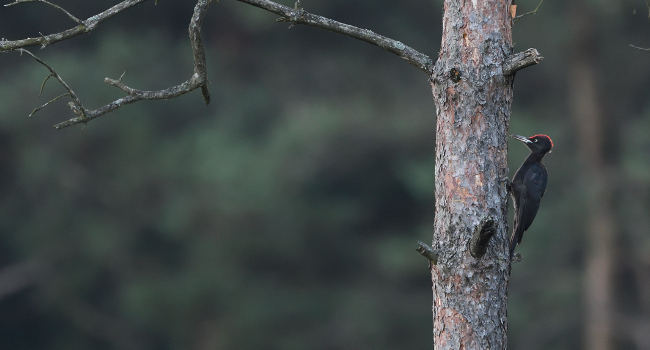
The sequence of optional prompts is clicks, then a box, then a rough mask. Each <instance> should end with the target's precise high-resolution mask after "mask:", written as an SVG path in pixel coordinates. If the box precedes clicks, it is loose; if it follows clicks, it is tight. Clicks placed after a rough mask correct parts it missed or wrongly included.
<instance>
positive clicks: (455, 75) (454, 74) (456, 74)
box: [449, 68, 460, 83]
mask: <svg viewBox="0 0 650 350" xmlns="http://www.w3.org/2000/svg"><path fill="white" fill-rule="evenodd" d="M449 78H450V79H451V81H453V82H454V83H457V82H459V81H460V71H459V70H458V69H456V68H452V69H451V70H450V71H449Z"/></svg>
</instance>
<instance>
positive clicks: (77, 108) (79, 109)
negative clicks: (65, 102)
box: [17, 49, 84, 117]
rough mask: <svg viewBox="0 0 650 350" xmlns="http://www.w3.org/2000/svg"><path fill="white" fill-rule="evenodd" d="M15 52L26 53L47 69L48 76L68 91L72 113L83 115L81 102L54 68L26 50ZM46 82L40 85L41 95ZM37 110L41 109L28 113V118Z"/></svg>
mask: <svg viewBox="0 0 650 350" xmlns="http://www.w3.org/2000/svg"><path fill="white" fill-rule="evenodd" d="M17 51H18V52H20V53H21V54H22V53H26V54H28V55H29V56H31V57H32V58H33V59H34V60H35V61H36V62H38V63H40V64H41V65H43V66H44V67H45V68H47V69H48V70H49V71H50V75H49V76H50V77H53V78H54V79H56V80H57V81H58V82H59V84H61V86H63V88H65V89H66V90H67V91H68V95H70V99H71V100H72V101H71V103H72V104H73V105H74V107H75V108H74V109H73V110H74V111H77V113H78V114H81V115H82V116H83V115H84V107H83V105H82V104H81V100H79V97H78V96H77V94H76V93H75V92H74V91H73V90H72V89H71V88H70V85H68V83H66V82H65V80H63V78H61V76H60V75H59V73H57V72H56V71H55V70H54V68H52V67H51V66H50V65H49V64H47V63H45V62H44V61H43V60H42V59H40V58H38V57H37V56H36V55H34V54H33V53H31V52H30V51H29V50H26V49H18V50H17ZM47 80H48V78H45V80H43V83H42V84H41V93H43V87H44V86H45V83H46V82H47ZM57 99H58V98H57ZM52 102H53V101H52ZM47 104H49V102H48V103H46V105H47ZM42 107H44V106H42ZM39 109H41V108H37V109H35V110H34V111H32V113H30V117H31V116H32V115H33V114H34V113H35V112H36V111H38V110H39Z"/></svg>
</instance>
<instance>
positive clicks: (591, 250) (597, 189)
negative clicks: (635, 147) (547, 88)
mask: <svg viewBox="0 0 650 350" xmlns="http://www.w3.org/2000/svg"><path fill="white" fill-rule="evenodd" d="M572 13H573V19H574V23H575V24H576V35H575V37H574V39H573V44H572V45H571V47H572V48H573V52H572V59H571V66H570V69H569V75H568V86H569V89H568V90H569V94H570V95H569V101H570V107H571V114H572V115H573V118H574V121H575V124H576V130H577V132H578V138H577V145H578V151H579V155H580V159H581V160H582V164H578V165H577V166H579V167H581V168H582V171H583V172H584V173H585V174H589V176H588V177H586V178H584V179H583V181H584V182H583V183H582V184H581V185H582V186H584V187H585V189H586V190H585V193H586V194H587V198H586V203H585V204H586V206H585V207H586V209H587V213H586V227H585V232H586V237H585V240H586V242H585V243H586V244H585V247H586V256H585V259H586V260H585V280H584V287H583V288H584V289H583V290H584V300H585V314H584V320H585V323H584V324H585V328H584V329H585V333H584V348H585V349H593V350H608V349H612V346H613V344H612V334H613V332H612V319H613V318H614V317H615V316H614V313H613V304H612V303H613V301H612V297H613V290H612V289H613V286H614V281H613V277H612V276H613V275H612V267H613V262H614V236H615V233H614V232H615V224H614V222H615V219H614V210H613V204H612V190H613V189H612V185H611V184H612V182H611V179H610V178H609V175H608V174H609V173H610V171H609V169H608V166H607V164H606V156H605V154H604V151H605V140H606V139H605V138H604V135H603V126H604V124H605V121H604V119H603V109H604V106H603V105H602V104H601V103H600V101H601V99H600V98H599V81H598V74H597V68H596V62H595V57H596V56H595V55H596V53H597V46H598V45H597V36H596V33H595V31H594V28H593V26H592V23H594V22H595V21H596V18H595V15H594V13H593V11H591V10H590V6H589V4H585V2H584V1H577V2H575V4H574V6H573V11H572Z"/></svg>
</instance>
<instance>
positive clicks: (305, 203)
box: [0, 0, 650, 350]
mask: <svg viewBox="0 0 650 350" xmlns="http://www.w3.org/2000/svg"><path fill="white" fill-rule="evenodd" d="M58 3H59V4H60V5H62V6H64V7H66V8H67V9H68V10H70V11H71V12H72V13H74V14H75V15H77V17H80V18H86V17H88V16H91V15H93V14H95V13H97V12H99V11H101V10H103V9H104V8H107V7H108V6H110V5H112V4H113V3H114V1H81V0H74V1H73V0H69V1H59V2H58ZM569 3H570V2H553V1H547V2H546V3H544V4H543V6H542V7H541V9H540V12H539V13H538V14H537V15H535V16H528V17H526V18H524V19H522V20H521V21H519V22H518V23H516V24H515V27H514V29H513V33H514V43H515V50H523V49H526V48H529V47H536V48H538V49H539V50H540V52H542V54H543V56H544V57H545V60H544V62H543V63H542V64H541V65H538V66H535V67H531V68H529V69H526V70H525V71H521V72H520V73H518V74H517V78H516V82H515V98H514V104H513V115H512V121H511V132H513V133H518V134H524V135H526V134H531V135H532V134H536V133H546V134H549V135H551V136H552V137H553V140H554V142H555V148H554V151H553V153H552V154H551V155H550V156H548V157H547V159H546V160H545V164H546V166H547V168H548V172H549V174H550V179H549V185H548V190H547V192H546V195H545V197H544V200H543V205H542V207H541V209H540V212H539V214H538V216H537V219H536V221H535V223H534V224H533V226H532V227H531V229H530V230H529V231H528V232H527V233H526V235H525V237H524V240H523V242H522V246H521V247H520V249H519V251H520V252H521V253H522V255H523V256H524V261H523V262H522V263H519V264H516V265H515V266H514V267H513V277H512V280H511V282H510V299H509V310H508V315H509V342H510V346H511V348H514V349H576V348H580V347H582V346H583V341H582V331H583V327H584V321H585V319H584V318H585V316H584V303H583V301H584V298H585V297H584V295H585V292H586V291H585V288H584V285H583V278H584V275H585V272H584V270H585V251H586V247H587V242H588V240H589V239H590V238H591V236H590V233H589V232H587V231H586V220H587V217H588V216H587V211H586V209H585V204H586V203H587V202H588V200H589V198H590V193H591V192H590V191H591V189H590V187H589V186H588V183H589V177H590V176H591V174H589V173H585V172H584V171H583V170H584V169H583V166H584V165H583V163H582V162H581V161H580V160H579V159H578V158H579V155H578V145H577V140H576V133H577V130H578V128H580V127H583V126H581V125H579V124H576V122H575V119H574V118H573V117H572V116H571V113H570V110H571V109H570V104H571V101H570V98H571V96H572V94H571V91H568V90H569V86H570V84H569V83H570V82H569V81H568V79H569V77H570V76H571V75H570V71H571V69H572V66H571V65H572V63H571V62H572V61H571V54H572V52H575V50H576V48H575V45H576V44H575V40H576V31H575V16H576V13H575V12H572V10H571V9H569V6H570V4H569ZM285 4H287V5H289V3H285ZM518 4H519V12H520V13H522V12H525V11H527V10H531V9H532V8H534V7H535V5H536V2H535V1H525V2H521V1H520V2H518ZM303 6H304V7H305V8H306V9H307V10H309V11H313V12H315V13H318V14H322V15H324V16H327V17H330V18H334V19H338V20H341V21H343V22H347V23H351V24H355V25H357V26H361V27H367V28H371V29H373V30H375V31H377V32H379V33H382V34H385V35H387V36H390V37H393V38H396V39H399V40H401V41H403V42H404V43H406V44H408V45H411V46H412V47H414V48H416V49H418V50H420V51H422V52H425V53H427V54H429V55H430V56H432V57H434V58H435V57H436V56H437V51H438V48H439V43H440V31H441V14H442V1H405V2H396V1H378V0H374V1H370V0H360V1H342V0H330V1H325V0H308V1H303ZM192 8H193V2H191V1H168V0H160V1H159V4H158V5H157V6H154V4H153V2H152V1H150V2H148V3H145V4H143V5H141V6H138V7H136V8H133V9H131V10H129V11H126V12H124V13H123V14H120V15H119V16H117V17H115V18H112V19H110V20H108V21H106V22H105V23H103V24H102V25H101V26H100V27H99V28H98V29H97V30H96V31H94V32H92V33H91V34H89V35H85V36H81V37H77V38H75V39H72V40H69V41H66V42H61V43H58V44H56V45H52V46H50V47H48V48H46V49H45V50H38V49H35V50H34V52H35V53H36V54H37V55H39V56H40V57H42V58H43V59H45V60H46V61H47V62H49V63H50V64H51V65H53V66H54V67H55V68H56V69H57V71H58V72H59V73H60V74H61V75H62V76H63V77H64V78H65V79H66V80H67V81H68V82H69V83H70V84H71V85H72V86H73V88H74V89H76V91H77V92H78V94H79V96H80V98H81V99H82V100H83V101H84V102H85V103H86V105H87V106H90V107H96V106H100V105H103V104H105V103H107V102H109V101H110V100H111V99H114V98H117V97H119V96H120V91H119V90H117V89H115V88H111V87H108V86H106V85H104V84H103V83H102V80H103V78H104V77H105V76H109V77H113V78H117V77H119V76H120V74H122V72H124V71H126V74H125V76H124V82H125V83H127V84H128V85H130V86H133V87H136V88H141V89H158V88H164V87H167V86H170V85H173V84H176V83H177V82H179V81H182V80H185V79H186V78H187V77H189V75H190V74H191V69H192V57H191V50H190V48H189V43H188V41H187V38H186V33H187V23H188V21H189V18H190V16H191V13H192ZM585 11H589V12H590V13H591V16H592V17H591V19H590V20H591V21H592V22H593V26H592V28H593V33H592V34H593V37H592V39H591V40H592V42H591V43H590V44H591V45H590V50H591V51H590V53H591V55H592V57H593V62H594V64H595V66H596V67H597V70H598V78H599V80H598V82H597V84H598V89H599V91H600V94H601V95H600V98H601V99H600V102H601V103H602V108H603V110H602V113H603V115H604V116H605V118H604V119H605V120H604V123H605V126H604V128H603V137H604V138H605V139H606V142H605V146H606V148H605V149H604V157H605V159H606V162H607V164H608V165H610V166H611V169H613V170H612V173H611V174H609V180H610V181H611V183H612V185H613V187H614V188H615V195H614V199H613V200H614V204H615V206H614V208H615V211H614V212H613V213H612V215H614V217H615V220H616V228H617V230H616V244H615V247H613V249H614V251H615V252H616V254H615V256H616V261H615V263H614V266H615V269H614V278H613V283H615V285H614V286H613V288H614V291H615V296H614V299H615V310H616V314H617V315H618V314H620V315H625V316H628V317H629V318H632V319H641V320H643V319H645V320H646V322H647V319H648V318H649V317H650V299H649V298H650V292H649V291H650V282H649V279H650V277H648V276H649V275H650V260H648V251H649V250H650V232H649V227H650V225H649V219H648V211H649V209H650V164H649V163H648V156H649V154H650V136H648V133H649V132H650V103H649V102H650V101H649V100H648V87H649V85H650V80H649V79H648V77H649V73H650V52H643V51H639V50H635V49H632V48H630V47H629V46H628V44H629V43H634V44H637V45H640V46H650V38H649V37H648V35H647V33H648V30H649V29H650V21H649V17H648V8H647V7H646V3H645V2H644V1H621V2H607V1H591V2H587V4H585ZM276 17H277V16H275V15H272V14H269V13H266V12H264V11H261V10H259V9H256V8H252V7H250V6H247V5H244V4H241V3H238V2H235V1H227V0H222V1H220V2H219V3H216V4H215V5H213V6H212V7H211V8H210V10H209V16H208V18H207V19H206V21H205V24H204V28H203V33H204V38H205V41H206V46H207V63H208V74H209V80H210V89H211V92H212V103H211V104H210V105H208V106H205V105H204V104H203V102H202V99H201V96H200V94H199V93H198V92H194V93H191V94H188V95H185V96H182V97H180V98H177V99H173V100H169V101H160V102H142V103H138V104H134V105H129V106H126V107H124V108H122V109H120V110H118V111H116V112H114V113H112V114H109V115H106V116H104V117H102V118H100V119H98V120H96V121H93V122H91V123H90V124H88V125H87V126H85V127H84V126H81V127H73V128H69V129H66V130H63V131H55V130H54V129H52V128H51V126H52V125H53V124H55V123H57V122H59V121H62V120H64V119H67V118H68V117H70V113H69V109H68V108H67V107H66V106H65V103H60V104H58V105H55V106H52V107H49V108H47V109H45V110H43V111H41V112H40V113H39V114H37V116H36V117H34V118H32V119H27V118H26V116H27V114H28V113H29V112H30V111H31V110H32V108H34V107H35V106H37V105H39V104H41V103H43V102H45V101H47V99H49V98H51V97H53V96H56V95H58V94H59V93H61V89H60V87H59V86H57V85H56V84H55V83H54V82H53V81H50V82H49V83H48V86H47V87H46V89H45V91H44V94H43V96H41V97H39V95H38V92H39V91H38V90H39V85H40V83H41V81H42V79H43V78H44V77H45V76H46V74H47V72H46V71H45V70H44V69H43V67H41V66H39V65H37V64H36V63H34V62H33V61H31V60H30V59H29V58H28V57H20V56H19V55H18V54H17V53H9V54H3V55H0V78H1V81H2V83H1V84H0V106H1V107H0V194H1V196H2V197H1V198H2V200H1V201H0V266H3V267H4V269H3V270H0V347H1V348H2V349H13V350H19V349H66V350H69V349H91V348H92V349H314V350H318V349H424V348H431V341H432V340H431V338H432V336H431V329H432V325H431V282H430V276H429V272H428V270H427V264H426V262H425V261H424V259H423V258H422V257H421V256H419V255H418V254H417V253H416V252H415V250H414V248H415V243H416V241H417V240H422V241H425V242H430V241H431V235H432V227H433V205H434V203H433V183H434V181H433V166H434V164H433V160H434V144H435V140H434V126H435V107H434V104H433V101H432V96H431V89H430V86H429V83H428V81H427V79H426V77H425V76H424V75H423V74H422V73H421V72H420V71H418V70H417V69H416V68H414V67H412V66H410V65H408V64H405V63H404V62H403V61H402V60H400V59H399V58H398V57H396V56H394V55H391V54H389V53H386V52H384V51H382V50H380V49H377V48H375V47H372V46H370V45H368V44H366V43H362V42H358V41H355V40H353V39H350V38H347V37H342V36H340V35H337V34H333V33H330V32H326V31H322V30H319V29H314V28H308V27H301V26H296V27H293V28H292V29H289V30H288V29H287V25H286V24H281V23H275V22H274V20H275V18H276ZM71 25H73V23H71V22H70V21H69V20H68V19H67V18H66V17H64V16H63V15H61V14H60V13H58V12H56V11H55V10H53V9H51V8H47V7H45V6H43V5H41V4H24V5H20V6H14V7H9V8H0V33H1V36H2V37H5V38H7V39H17V38H22V37H26V36H35V35H39V34H38V33H39V32H43V33H48V32H53V31H58V30H62V29H64V28H67V27H69V26H71ZM510 146H511V147H510V152H509V159H510V165H511V172H512V171H514V169H516V168H517V167H518V166H519V164H520V163H521V161H522V160H523V158H524V157H525V156H526V153H527V150H526V149H525V148H524V147H523V146H522V145H520V144H519V143H516V141H512V142H511V145H510ZM21 268H22V270H21ZM12 269H13V270H12ZM12 271H18V272H17V273H14V274H13V275H12V274H11V273H10V272H12ZM21 283H22V284H21ZM12 286H14V287H15V286H17V288H16V290H15V291H12V290H11V288H12ZM612 317H614V316H612ZM640 324H641V323H640ZM632 333H633V332H630V333H629V334H628V332H623V331H620V330H617V331H616V334H615V341H616V348H619V349H636V348H638V344H640V343H639V342H638V341H637V340H635V338H634V336H633V335H630V334H632ZM635 344H637V345H635ZM641 344H642V343H641ZM646 344H647V343H646ZM635 346H637V347H635Z"/></svg>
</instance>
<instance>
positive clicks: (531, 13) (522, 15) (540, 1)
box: [512, 0, 544, 22]
mask: <svg viewBox="0 0 650 350" xmlns="http://www.w3.org/2000/svg"><path fill="white" fill-rule="evenodd" d="M542 3H544V0H539V3H538V4H537V7H535V9H534V10H532V11H528V12H526V13H522V14H521V15H519V16H516V17H515V18H513V19H512V20H513V22H517V21H518V20H520V19H521V18H523V17H526V16H530V15H536V14H537V11H539V8H540V7H542Z"/></svg>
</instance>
